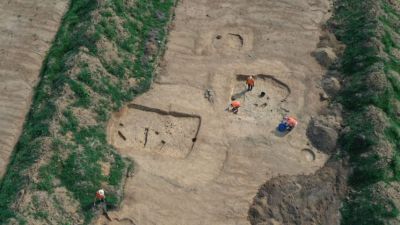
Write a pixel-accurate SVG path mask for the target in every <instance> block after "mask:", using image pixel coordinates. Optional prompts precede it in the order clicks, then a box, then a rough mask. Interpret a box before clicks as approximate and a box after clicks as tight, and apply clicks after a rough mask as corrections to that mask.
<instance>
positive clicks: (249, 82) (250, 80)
mask: <svg viewBox="0 0 400 225" xmlns="http://www.w3.org/2000/svg"><path fill="white" fill-rule="evenodd" d="M246 84H247V91H251V90H253V87H254V78H253V76H249V77H248V78H247V80H246Z"/></svg>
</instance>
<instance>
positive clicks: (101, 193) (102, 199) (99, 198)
mask: <svg viewBox="0 0 400 225" xmlns="http://www.w3.org/2000/svg"><path fill="white" fill-rule="evenodd" d="M105 199H106V195H105V194H104V190H103V189H100V190H98V191H97V192H96V197H95V199H94V203H93V205H96V202H97V201H100V202H105Z"/></svg>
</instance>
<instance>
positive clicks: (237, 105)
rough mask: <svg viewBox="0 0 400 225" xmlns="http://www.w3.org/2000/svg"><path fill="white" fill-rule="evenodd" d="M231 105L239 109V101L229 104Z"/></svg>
mask: <svg viewBox="0 0 400 225" xmlns="http://www.w3.org/2000/svg"><path fill="white" fill-rule="evenodd" d="M231 105H232V107H235V108H238V107H240V102H239V101H233V102H232V103H231Z"/></svg>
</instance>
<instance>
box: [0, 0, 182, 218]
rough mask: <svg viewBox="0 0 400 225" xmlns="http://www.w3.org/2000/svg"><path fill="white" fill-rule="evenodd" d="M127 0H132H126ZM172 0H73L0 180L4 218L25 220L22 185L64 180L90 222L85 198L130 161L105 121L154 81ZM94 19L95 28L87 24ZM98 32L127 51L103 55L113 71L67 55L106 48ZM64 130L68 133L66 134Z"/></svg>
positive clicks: (112, 182)
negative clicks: (20, 207) (85, 115)
mask: <svg viewBox="0 0 400 225" xmlns="http://www.w3.org/2000/svg"><path fill="white" fill-rule="evenodd" d="M127 2H135V3H134V4H131V5H128V4H127ZM174 2H175V1H174V0H165V1H159V0H138V1H123V0H110V1H107V3H105V4H103V5H98V4H97V1H92V0H71V5H70V9H69V11H68V12H67V14H66V15H65V16H64V19H63V22H62V25H61V27H60V30H59V32H58V34H57V36H56V39H55V41H54V43H53V46H52V48H51V49H50V51H49V53H48V56H47V58H46V60H45V62H44V66H43V69H42V72H41V81H40V83H39V84H38V86H37V88H36V93H35V95H34V99H33V103H32V107H31V110H30V112H29V114H28V117H27V120H26V123H25V125H24V130H23V133H22V135H21V138H20V140H19V142H18V144H17V146H16V147H15V151H14V153H13V156H12V160H11V162H10V164H9V167H8V170H7V173H6V175H5V176H4V178H3V180H2V181H1V185H0V224H3V223H6V222H7V220H8V219H10V218H17V220H18V221H19V222H20V224H24V223H26V221H25V219H24V218H22V216H21V215H19V213H18V211H16V210H14V209H13V208H12V206H13V204H14V203H15V201H17V200H18V198H19V192H20V190H23V189H26V190H40V191H45V192H48V193H52V192H53V191H54V188H56V187H57V186H64V187H66V188H67V189H68V190H69V191H70V192H71V193H72V194H73V198H75V199H76V200H77V201H78V202H79V203H80V205H81V207H82V211H83V213H82V214H83V215H84V217H85V221H86V222H88V221H90V219H91V217H92V214H91V212H90V210H89V209H88V208H86V206H87V205H90V204H91V203H92V200H93V194H94V192H95V191H96V189H98V188H99V187H100V186H101V185H102V184H104V183H106V185H108V186H110V187H113V186H115V187H116V188H115V189H118V188H117V187H118V186H119V185H120V182H121V180H122V178H123V174H122V173H123V171H124V170H125V169H126V167H127V165H126V162H125V161H124V160H123V159H122V158H121V157H120V156H119V155H118V153H117V152H116V151H115V150H114V149H113V148H112V146H109V145H108V144H107V142H106V134H105V126H106V121H107V119H108V117H109V115H110V113H111V112H112V111H115V110H117V109H118V108H120V107H121V106H122V105H123V104H124V103H125V102H127V101H129V100H131V99H132V98H133V97H134V96H136V95H137V94H140V93H142V92H143V91H145V90H147V88H149V86H150V84H151V80H152V76H153V72H154V67H155V65H154V64H155V62H156V59H157V56H158V55H159V54H160V49H163V46H164V44H165V36H166V32H167V31H166V29H165V28H166V26H167V25H168V21H169V19H170V18H171V16H172V15H171V9H172V7H173V6H174ZM96 10H97V11H99V12H100V16H99V18H96V22H94V19H93V17H92V13H93V12H94V11H96ZM114 18H119V19H120V21H123V22H122V25H121V26H122V29H123V32H124V35H121V32H120V31H119V30H117V29H116V27H117V26H116V21H115V20H113V19H114ZM93 24H95V25H94V28H95V29H94V30H92V31H91V32H89V30H90V28H92V27H93ZM101 38H106V39H107V40H109V41H110V42H112V43H114V44H115V46H116V48H117V51H118V54H119V55H120V56H121V58H122V59H123V60H121V61H120V62H113V63H109V62H106V61H102V60H100V61H102V64H103V67H104V68H105V69H106V70H107V72H108V74H111V76H113V77H114V78H109V77H108V76H105V75H104V73H100V72H98V71H92V70H91V69H90V66H89V65H87V63H86V62H79V61H78V62H74V64H75V65H71V63H69V60H70V59H71V58H73V57H74V56H76V55H77V54H78V53H79V52H80V50H81V49H82V47H85V49H87V50H88V52H87V54H89V55H90V56H93V57H97V55H99V54H100V53H99V51H101V49H97V47H96V45H95V43H96V42H97V41H99V40H100V39H101ZM150 39H154V40H153V41H155V43H156V45H157V49H158V51H157V52H153V53H148V52H146V51H147V49H146V43H148V41H149V40H150ZM132 56H133V57H134V58H135V59H136V60H135V61H134V62H132V61H131V60H130V59H132V58H133V57H132ZM76 64H78V65H79V67H80V68H81V70H80V73H79V74H78V75H77V76H70V73H69V72H70V70H71V68H72V67H73V66H76ZM130 78H131V79H132V78H134V79H136V80H139V81H140V83H139V85H137V86H135V87H130V86H129V85H126V84H127V83H128V79H130ZM67 87H68V88H69V89H70V90H71V91H72V92H73V96H74V97H73V101H72V102H71V103H68V105H67V106H65V107H60V106H59V105H58V104H57V102H58V101H61V100H60V99H62V98H63V94H64V90H65V89H66V88H67ZM99 96H100V97H99ZM93 99H97V100H93ZM79 108H82V109H85V110H88V111H90V112H91V113H92V114H93V115H94V118H95V119H96V125H91V126H84V125H82V124H80V123H79V119H78V116H77V115H76V113H74V112H75V111H76V110H77V109H79ZM54 127H56V128H57V129H56V130H54ZM67 135H69V136H70V138H66V136H67ZM44 156H46V157H48V159H47V160H46V163H45V164H43V165H42V164H41V167H40V169H39V176H38V177H39V179H38V180H35V181H34V180H32V177H30V176H31V175H32V174H30V172H31V171H32V167H33V166H34V165H35V164H36V163H37V162H39V161H40V160H42V159H43V157H44ZM110 158H112V160H110ZM101 162H110V163H111V169H110V174H109V175H108V176H105V175H102V172H101V166H100V163H101ZM55 180H58V181H60V182H55ZM108 196H109V197H108V199H109V201H111V202H113V203H117V202H118V201H119V200H120V199H119V197H120V196H118V195H113V193H110V194H108ZM34 213H35V218H38V219H40V218H42V217H43V219H46V218H47V217H48V215H47V212H43V211H37V212H34ZM65 224H68V221H65Z"/></svg>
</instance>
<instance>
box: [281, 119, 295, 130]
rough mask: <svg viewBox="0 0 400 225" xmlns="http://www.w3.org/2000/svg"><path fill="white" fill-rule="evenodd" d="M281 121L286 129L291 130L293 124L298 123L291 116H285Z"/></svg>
mask: <svg viewBox="0 0 400 225" xmlns="http://www.w3.org/2000/svg"><path fill="white" fill-rule="evenodd" d="M283 121H284V122H285V123H286V124H287V126H288V131H291V130H293V128H294V127H295V126H297V123H298V122H297V120H296V119H295V118H294V117H291V116H285V117H284V118H283Z"/></svg>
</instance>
